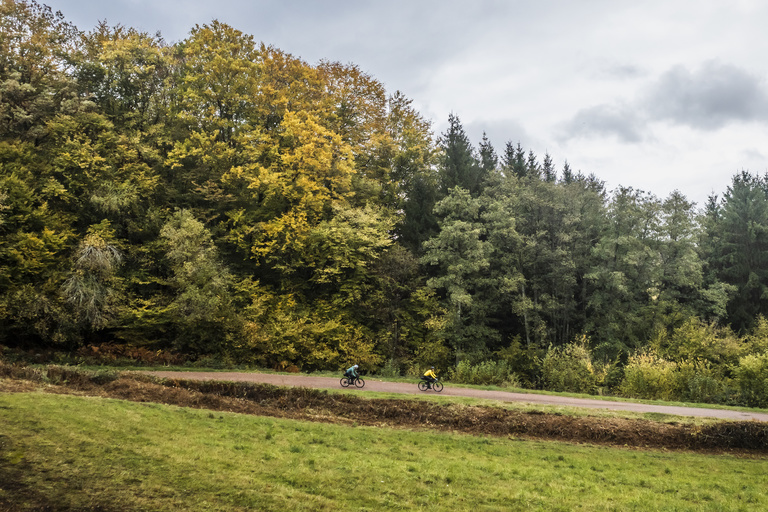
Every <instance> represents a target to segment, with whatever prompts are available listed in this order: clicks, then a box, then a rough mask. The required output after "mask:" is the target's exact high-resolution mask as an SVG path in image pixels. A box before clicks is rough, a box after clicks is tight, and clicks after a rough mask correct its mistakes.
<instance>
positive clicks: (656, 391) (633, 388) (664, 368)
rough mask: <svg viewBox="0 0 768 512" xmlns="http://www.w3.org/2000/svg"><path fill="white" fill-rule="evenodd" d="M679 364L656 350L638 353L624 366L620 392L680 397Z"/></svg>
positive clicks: (635, 394) (670, 397) (635, 396)
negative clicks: (668, 359) (658, 353)
mask: <svg viewBox="0 0 768 512" xmlns="http://www.w3.org/2000/svg"><path fill="white" fill-rule="evenodd" d="M676 369H677V365H675V363H673V362H672V361H667V360H665V359H662V358H661V357H659V356H658V355H657V354H656V353H655V352H646V353H643V354H637V355H635V356H632V357H630V358H629V362H628V363H627V365H626V366H625V367H624V380H622V382H621V385H620V386H619V392H620V393H621V394H622V395H624V396H627V397H632V398H646V399H663V400H672V399H678V398H679V397H680V389H679V381H678V379H677V375H676Z"/></svg>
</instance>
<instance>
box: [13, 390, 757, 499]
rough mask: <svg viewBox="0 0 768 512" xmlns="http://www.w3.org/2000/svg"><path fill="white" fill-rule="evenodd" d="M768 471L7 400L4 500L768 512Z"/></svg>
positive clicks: (81, 401)
mask: <svg viewBox="0 0 768 512" xmlns="http://www.w3.org/2000/svg"><path fill="white" fill-rule="evenodd" d="M766 470H768V461H766V460H762V459H744V458H737V457H732V456H713V455H700V454H689V453H668V452H654V451H635V450H624V449H610V448H603V447H590V446H577V445H570V444H565V443H553V442H531V441H524V440H519V439H499V438H484V437H472V436H465V435H454V434H450V433H435V432H411V431H403V430H391V429H385V428H369V427H347V426H339V425H330V424H319V423H307V422H299V421H291V420H279V419H273V418H263V417H254V416H245V415H237V414H229V413H219V412H209V411H205V410H195V409H187V408H178V407H168V406H161V405H156V404H140V403H133V402H126V401H119V400H106V399H97V398H82V397H73V396H60V395H51V394H44V393H17V394H0V503H3V502H4V501H5V502H9V501H10V502H11V503H12V504H13V505H14V507H13V508H12V509H11V510H21V511H24V510H35V508H33V507H35V506H38V508H40V507H39V505H40V504H51V503H53V504H56V505H57V506H58V507H59V508H58V509H56V510H83V509H89V508H98V507H101V508H102V509H104V510H159V511H163V510H173V511H187V510H188V511H212V510H228V511H229V510H266V511H269V510H281V511H286V510H292V511H293V510H312V511H322V510H327V511H337V510H367V511H374V510H375V511H379V510H430V511H433V510H434V511H443V510H445V511H461V510H473V511H474V510H477V511H485V510H489V511H490V510H512V511H515V510H520V511H522V510H526V511H528V510H542V511H544V510H546V511H558V510H560V511H571V510H585V511H593V510H595V511H603V510H605V511H607V510H621V511H627V510H676V511H687V510H690V511H722V510H766V509H768V498H766V496H765V493H764V490H765V487H766V483H768V482H767V479H766V476H765V474H766ZM15 486H20V487H21V491H20V490H19V489H18V488H16V487H15ZM12 488H13V494H11V489H12ZM25 500H26V503H27V505H25V504H24V503H25Z"/></svg>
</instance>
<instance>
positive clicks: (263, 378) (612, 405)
mask: <svg viewBox="0 0 768 512" xmlns="http://www.w3.org/2000/svg"><path fill="white" fill-rule="evenodd" d="M142 373H147V374H149V375H154V376H156V377H161V378H168V379H188V380H219V381H231V382H257V383H262V384H273V385H275V386H292V387H306V388H317V389H341V386H340V385H339V379H338V378H336V377H311V376H306V375H285V374H271V373H239V372H177V371H146V372H142ZM357 391H359V392H360V393H363V394H364V393H366V392H370V391H381V392H387V393H402V394H411V395H415V394H424V392H421V391H419V390H418V389H417V388H416V384H409V383H404V382H386V381H381V380H375V379H365V388H363V389H361V390H357ZM426 393H432V392H431V391H427V392H426ZM440 395H441V396H463V397H470V398H482V399H488V400H499V401H502V402H520V403H530V404H546V405H555V406H561V407H584V408H588V409H607V410H614V411H631V412H637V413H648V412H656V413H661V414H674V415H677V416H697V417H705V418H720V419H730V420H742V421H749V420H755V421H768V413H758V412H748V411H734V410H730V409H706V408H700V407H682V406H672V405H650V404H638V403H631V402H614V401H607V400H598V399H589V398H571V397H566V396H551V395H538V394H532V393H512V392H509V391H486V390H482V389H470V388H459V387H452V386H451V385H450V384H448V385H446V387H445V390H444V391H443V392H442V393H440Z"/></svg>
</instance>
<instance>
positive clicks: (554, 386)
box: [541, 343, 599, 394]
mask: <svg viewBox="0 0 768 512" xmlns="http://www.w3.org/2000/svg"><path fill="white" fill-rule="evenodd" d="M541 370H542V378H543V380H544V386H545V388H546V389H548V390H551V391H569V392H572V393H589V394H596V393H597V384H598V380H599V379H598V376H597V374H596V373H595V370H594V367H593V366H592V358H591V356H590V353H589V350H588V349H587V347H586V345H585V344H583V343H581V344H576V343H569V344H567V345H565V346H562V347H549V350H547V355H545V356H544V360H543V361H542V369H541Z"/></svg>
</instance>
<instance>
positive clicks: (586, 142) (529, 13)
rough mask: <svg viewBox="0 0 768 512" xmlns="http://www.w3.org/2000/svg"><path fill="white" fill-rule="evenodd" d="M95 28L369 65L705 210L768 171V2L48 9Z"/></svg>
mask: <svg viewBox="0 0 768 512" xmlns="http://www.w3.org/2000/svg"><path fill="white" fill-rule="evenodd" d="M39 2H40V3H43V4H45V5H48V6H50V7H51V8H52V9H53V10H54V11H61V12H62V14H63V15H64V16H65V18H66V19H67V20H68V21H70V22H72V23H74V24H75V25H76V26H77V27H78V28H79V29H80V30H84V31H89V30H92V29H93V28H95V27H96V25H97V24H98V22H99V21H106V22H107V23H108V24H109V25H118V24H119V25H123V26H126V27H133V28H136V29H139V30H141V31H145V32H148V33H151V34H155V33H157V32H160V33H161V34H162V36H163V37H164V39H165V40H166V41H167V42H169V43H174V42H178V41H181V40H183V39H185V38H186V37H188V35H189V33H190V31H191V30H192V29H193V28H194V27H195V26H196V25H201V26H202V25H205V24H208V23H210V22H211V21H212V20H218V21H220V22H223V23H226V24H228V25H230V26H232V27H234V28H236V29H238V30H240V31H242V32H244V33H246V34H249V35H252V36H253V37H254V39H255V40H256V41H259V42H263V43H265V44H267V45H272V46H275V47H277V48H279V49H280V50H282V51H284V52H287V53H290V54H292V55H293V56H295V57H298V58H300V59H302V60H304V61H305V62H307V63H309V64H317V63H318V62H319V61H321V60H327V61H332V62H341V63H343V64H355V65H357V66H358V67H359V68H360V69H361V70H363V71H364V72H366V73H368V74H369V75H371V76H372V77H374V78H375V79H377V80H379V81H380V82H382V83H383V84H384V86H385V88H386V90H387V92H388V93H394V92H395V91H400V92H402V93H403V94H404V95H405V96H407V97H408V98H410V99H411V100H413V105H414V107H415V108H416V109H417V110H418V111H419V112H420V113H421V115H422V116H423V117H424V118H425V119H427V120H429V121H431V122H432V127H433V131H434V133H435V135H439V134H441V133H443V132H444V131H445V130H446V129H447V125H448V116H449V114H454V115H456V116H458V118H459V119H460V120H461V123H462V125H463V126H464V129H465V131H466V133H467V135H468V136H469V138H470V140H471V141H472V143H473V144H474V145H475V147H477V146H478V145H479V143H480V141H481V139H482V137H483V134H485V135H486V136H487V137H488V139H489V140H490V141H491V143H492V144H493V146H494V148H495V149H496V152H497V153H499V154H501V153H503V151H504V148H505V146H506V145H507V144H508V143H512V144H513V145H515V146H517V144H520V145H521V146H522V147H523V148H524V149H525V150H526V152H527V151H533V152H534V154H535V155H537V157H538V158H539V161H541V160H542V159H543V157H544V155H545V154H549V155H550V157H551V158H552V160H553V162H554V163H555V166H556V168H557V169H558V170H561V169H562V167H563V165H564V164H565V163H566V162H567V163H568V165H569V166H570V167H571V169H573V170H574V171H581V172H582V173H584V174H594V175H595V176H597V177H598V178H599V179H601V180H603V181H604V182H605V185H606V188H607V189H608V190H615V189H616V188H617V187H619V186H623V187H632V188H634V189H638V190H643V191H645V192H649V193H651V194H653V195H655V196H657V197H659V198H660V199H664V198H665V197H667V196H668V195H669V194H670V193H671V192H672V191H674V190H677V191H679V192H681V193H682V194H683V195H685V196H686V197H687V198H688V199H689V200H690V201H694V202H696V203H697V204H698V205H699V206H701V205H703V203H704V202H705V201H706V200H707V198H708V196H710V195H712V194H716V195H718V196H720V197H722V195H723V194H724V193H726V191H727V188H728V186H729V185H730V184H731V181H732V178H733V176H734V174H736V173H738V172H741V171H748V172H750V173H752V174H760V175H762V174H765V173H766V172H768V145H767V143H768V58H766V55H768V51H766V50H768V31H766V30H765V26H766V25H767V24H768V2H765V1H763V0H729V1H727V2H726V1H723V0H644V1H637V0H634V1H625V0H579V1H574V0H386V1H373V0H316V1H315V0H219V1H210V0H205V1H203V0H47V1H46V0H39Z"/></svg>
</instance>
